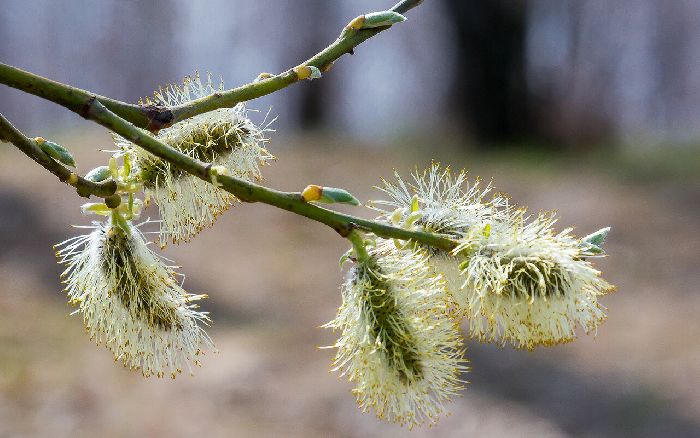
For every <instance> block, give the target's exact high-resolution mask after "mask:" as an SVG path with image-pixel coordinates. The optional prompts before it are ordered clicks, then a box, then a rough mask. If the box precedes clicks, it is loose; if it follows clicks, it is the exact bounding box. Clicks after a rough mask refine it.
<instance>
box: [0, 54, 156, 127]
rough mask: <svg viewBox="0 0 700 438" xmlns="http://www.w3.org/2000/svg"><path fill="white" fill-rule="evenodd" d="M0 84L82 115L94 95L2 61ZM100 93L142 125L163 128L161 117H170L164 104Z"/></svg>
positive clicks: (107, 102)
mask: <svg viewBox="0 0 700 438" xmlns="http://www.w3.org/2000/svg"><path fill="white" fill-rule="evenodd" d="M0 84H5V85H8V86H10V87H12V88H16V89H18V90H22V91H24V92H26V93H29V94H33V95H35V96H39V97H41V98H43V99H46V100H50V101H51V102H54V103H57V104H59V105H61V106H63V107H65V108H68V109H69V110H71V111H73V112H74V113H77V114H79V115H81V116H83V117H84V115H83V112H84V111H85V108H87V105H89V104H90V100H91V99H92V98H93V97H94V96H95V94H94V93H91V92H89V91H86V90H82V89H80V88H76V87H72V86H70V85H66V84H63V83H61V82H56V81H53V80H51V79H48V78H45V77H42V76H39V75H35V74H34V73H30V72H28V71H25V70H22V69H20V68H17V67H13V66H11V65H7V64H3V63H0ZM98 97H99V98H100V101H101V102H102V103H103V104H104V105H105V106H107V107H108V108H109V109H110V110H112V111H113V112H114V113H115V114H118V115H119V116H120V117H123V118H125V119H126V120H129V121H131V122H132V123H134V124H136V125H138V126H141V127H143V128H147V129H152V130H157V129H155V128H156V127H157V128H160V127H161V126H162V124H160V122H159V120H160V119H161V118H162V117H167V113H168V111H167V109H164V108H156V107H154V106H141V105H136V104H132V103H126V102H121V101H119V100H115V99H110V98H109V97H104V96H98Z"/></svg>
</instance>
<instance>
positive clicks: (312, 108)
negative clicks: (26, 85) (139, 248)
mask: <svg viewBox="0 0 700 438" xmlns="http://www.w3.org/2000/svg"><path fill="white" fill-rule="evenodd" d="M392 4H393V0H371V1H370V0H352V1H349V0H346V1H330V0H235V1H234V0H209V1H206V2H205V1H185V0H150V1H148V0H142V1H136V0H99V1H81V0H66V1H56V0H2V1H0V61H2V62H4V63H9V64H12V65H16V66H18V67H20V68H23V69H26V70H29V71H32V72H34V73H37V74H40V75H44V76H48V77H50V78H52V79H55V80H58V81H62V82H65V83H68V84H71V85H75V86H78V87H81V88H85V89H88V90H91V91H94V92H96V93H100V94H104V95H108V96H110V97H114V98H117V99H121V100H128V101H137V100H138V98H139V97H142V96H146V95H149V94H150V93H152V92H153V90H154V89H157V88H158V86H160V85H165V84H167V83H170V82H180V81H181V80H182V78H183V77H184V76H185V75H188V74H192V73H193V72H194V71H196V70H199V71H200V72H207V71H209V72H211V73H212V74H213V76H214V78H218V77H219V76H221V78H222V79H223V80H224V81H225V83H226V85H227V86H229V87H234V86H236V85H239V84H242V83H246V82H249V81H251V80H253V79H254V78H255V77H256V76H257V75H258V74H259V73H260V72H263V71H267V72H280V71H283V70H286V69H287V68H290V67H292V66H295V65H297V64H298V63H299V62H301V61H302V60H305V59H307V58H308V57H310V56H311V55H313V54H314V53H316V52H317V51H319V50H320V49H322V48H323V47H324V46H325V45H327V44H328V43H330V42H331V41H332V40H333V39H334V38H335V37H336V36H337V35H338V33H339V31H340V29H341V28H342V26H344V25H345V24H346V23H347V22H348V21H349V20H350V19H352V18H353V17H355V16H357V15H359V14H361V13H364V12H368V11H372V10H380V9H386V8H387V7H390V6H391V5H392ZM407 15H408V21H407V22H405V23H401V24H399V25H397V26H394V27H393V28H392V29H391V30H389V31H387V32H384V33H382V34H381V35H379V36H377V37H375V38H372V39H371V40H369V41H367V42H366V43H364V44H363V45H361V46H360V47H358V48H357V50H356V53H355V54H354V55H353V56H352V57H350V56H344V57H343V58H341V59H340V60H339V61H338V62H337V63H336V65H335V66H334V67H333V69H332V70H331V71H330V72H329V73H327V74H325V75H324V78H322V79H320V80H314V81H312V82H304V83H299V84H295V85H293V86H290V87H288V88H286V89H284V90H282V91H280V92H278V93H275V94H274V95H271V96H267V97H264V98H261V99H259V100H256V101H254V102H251V103H250V104H249V107H250V108H253V109H257V110H259V111H260V113H259V114H253V119H254V120H255V121H260V120H262V119H263V118H264V116H265V113H267V111H268V108H271V115H272V116H277V117H278V119H277V121H276V122H275V123H274V125H273V127H274V128H275V129H276V130H277V131H278V132H273V133H271V140H272V141H271V145H270V151H271V152H272V153H273V154H274V155H276V156H277V157H278V158H279V160H278V161H276V162H274V163H273V164H272V166H270V167H266V168H265V171H264V174H265V178H266V179H265V184H266V185H269V186H270V187H274V188H277V189H282V190H300V189H302V188H303V187H305V186H306V184H309V183H317V184H323V185H329V186H335V187H343V188H346V189H348V190H349V191H350V192H352V193H353V194H354V195H356V196H357V197H358V198H359V199H360V200H362V201H363V202H364V201H366V200H368V199H376V198H377V197H378V196H379V195H378V192H377V191H376V190H373V189H372V188H371V186H372V185H373V184H377V183H379V181H380V177H390V176H391V175H392V171H393V170H394V169H397V170H398V171H400V172H401V173H402V174H404V175H406V174H407V173H408V172H410V171H411V170H412V169H414V168H415V166H418V167H420V168H422V167H424V166H425V165H427V164H429V163H430V162H431V160H437V161H440V162H443V163H445V164H450V165H451V166H452V167H453V168H454V169H460V168H468V169H469V170H470V176H471V177H476V176H481V177H483V178H485V179H486V180H489V179H490V178H491V177H493V181H494V184H495V187H496V189H497V190H503V191H506V192H507V193H509V194H511V195H512V196H513V200H514V202H516V203H518V204H522V205H528V206H530V209H531V210H530V211H532V212H537V211H538V210H553V209H557V210H558V212H559V215H560V218H561V222H560V223H558V224H557V227H558V229H559V230H561V229H562V228H564V227H567V226H569V225H575V226H576V229H575V233H576V234H578V235H585V234H587V233H589V232H591V231H593V230H596V229H599V228H601V227H604V226H607V225H609V226H612V232H611V234H610V237H609V238H608V242H606V250H607V251H608V252H609V254H610V257H607V258H603V259H599V260H596V261H595V265H596V266H597V267H598V268H599V269H601V270H602V271H603V272H604V276H605V278H606V279H607V280H609V281H610V282H612V283H614V284H615V285H617V286H618V291H617V292H616V293H614V294H612V295H610V296H606V297H604V298H603V299H602V300H601V301H602V304H603V305H605V306H606V307H607V308H608V312H607V313H608V317H609V318H608V321H607V322H606V323H605V324H603V325H602V327H601V328H600V330H599V331H598V333H597V334H595V336H594V335H593V334H592V335H590V336H585V335H583V334H581V337H580V338H579V339H578V340H576V342H573V343H570V344H567V345H562V346H557V347H554V348H549V349H539V350H536V351H535V352H532V353H530V352H525V351H516V350H512V349H508V348H505V349H500V348H498V347H497V346H494V345H480V344H478V343H476V342H473V341H469V340H467V347H468V350H467V357H468V359H469V360H470V361H471V364H470V365H471V366H472V368H473V369H472V371H471V372H470V373H469V374H467V375H466V376H465V378H466V379H468V380H470V381H471V382H472V383H470V384H469V385H468V387H467V389H466V390H465V391H464V393H463V395H462V396H461V397H458V398H457V399H456V400H455V402H454V403H452V404H451V405H450V406H449V410H450V411H451V412H452V415H451V416H449V417H447V418H444V419H442V420H441V421H440V422H439V423H438V425H437V426H436V427H433V428H430V429H428V428H425V429H421V430H418V431H415V430H414V431H413V432H412V433H411V434H410V436H412V437H423V436H425V437H427V436H430V437H435V436H438V437H470V436H487V437H501V436H503V437H537V438H542V437H570V436H577V437H578V436H583V437H625V438H626V437H630V436H632V437H649V438H652V437H653V438H656V437H660V436H661V437H669V438H671V437H673V438H676V437H680V438H685V437H689V438H690V437H698V436H700V318H698V314H700V288H699V287H698V284H700V269H699V266H700V251H699V250H698V248H700V146H699V144H700V142H699V141H698V140H700V0H667V1H659V0H511V1H506V0H425V2H424V4H423V5H421V6H420V7H419V8H417V9H415V10H413V11H411V12H410V13H409V14H407ZM0 112H1V113H3V114H4V115H5V116H7V118H8V119H10V120H11V121H12V122H13V123H15V124H16V125H17V126H18V127H19V128H21V129H22V130H23V131H24V132H25V133H26V134H27V135H30V136H32V137H33V136H36V135H42V136H44V137H46V138H49V139H52V140H54V141H56V142H58V143H60V144H63V145H65V146H67V147H69V148H70V149H71V150H72V151H73V152H74V154H75V156H76V159H77V161H78V163H79V171H80V172H82V173H85V172H86V171H87V170H88V169H90V168H92V167H94V166H96V165H100V164H104V163H105V161H106V157H107V155H106V154H105V153H102V152H99V151H98V149H110V148H112V147H113V144H112V142H111V138H110V136H109V134H108V133H107V132H106V131H105V130H103V129H101V128H99V127H97V126H96V125H94V124H92V123H90V122H87V121H84V120H83V119H81V118H80V117H79V116H77V115H75V114H73V113H71V112H69V111H67V110H64V109H62V108H61V107H58V106H57V105H54V104H52V103H49V102H44V101H42V100H41V99H38V98H36V97H33V96H29V95H25V94H23V93H21V92H18V91H17V90H13V89H9V88H7V87H4V86H0ZM82 202H84V200H83V199H80V198H77V197H76V196H74V193H73V191H72V190H70V188H68V187H66V186H65V185H63V184H59V183H58V182H57V181H56V179H55V177H53V176H52V175H50V174H49V173H48V172H46V171H45V170H44V169H43V168H40V167H39V166H37V165H36V164H35V163H34V162H32V161H31V160H29V159H28V158H27V157H25V156H24V155H22V154H21V153H20V152H19V151H17V150H16V149H15V148H13V147H12V146H11V145H8V144H5V143H3V144H2V145H0V310H1V311H2V313H0V438H6V437H8V438H10V437H12V438H15V437H25V436H26V437H35V436H39V437H52V438H53V437H71V438H72V437H95V436H100V437H130V436H148V437H151V436H153V437H159V436H163V437H191V436H211V437H219V436H220V437H229V436H244V437H248V436H253V437H254V436H265V437H267V436H284V437H310V436H323V437H325V436H330V437H335V436H340V437H363V438H364V437H373V436H382V437H384V436H386V437H394V436H405V435H407V431H406V430H405V429H401V428H399V427H398V426H395V425H389V424H384V423H382V422H380V421H378V420H376V419H375V418H374V416H373V415H364V414H362V413H361V412H360V411H359V410H358V409H357V407H356V405H355V400H354V398H353V396H352V395H351V394H350V389H351V385H350V384H348V383H347V382H345V381H344V380H342V379H341V380H339V379H338V377H337V375H336V374H331V373H329V372H328V369H329V367H328V365H329V363H330V361H331V359H332V356H333V351H332V350H319V349H318V348H317V347H318V346H324V345H332V344H333V343H334V342H335V335H334V334H333V333H331V332H330V331H329V330H323V329H320V328H318V327H319V326H320V325H322V324H324V323H326V322H327V321H329V320H330V319H331V318H333V316H334V314H335V311H336V310H337V308H338V306H339V305H340V300H341V298H340V294H339V292H338V285H339V284H340V283H341V282H342V280H343V273H342V272H340V271H339V270H338V263H337V260H338V257H339V256H340V255H341V254H342V253H343V252H344V251H346V250H347V242H346V241H344V240H343V239H339V238H338V237H337V235H336V234H335V233H334V232H333V231H331V230H328V229H327V228H326V227H324V226H322V225H319V224H315V223H311V222H309V221H308V220H305V219H303V218H301V217H298V216H295V215H292V214H289V213H287V212H284V211H281V210H278V209H275V208H272V207H269V206H266V205H258V204H252V205H249V204H245V205H241V206H238V207H235V208H233V209H232V211H231V212H229V213H227V214H225V215H224V216H223V217H222V218H221V219H220V220H219V221H218V222H217V223H216V224H215V225H214V226H213V227H212V228H209V229H207V230H205V231H204V232H202V233H201V234H200V235H198V236H197V237H196V238H195V239H194V240H193V241H192V243H191V244H188V245H186V246H185V245H181V246H171V247H168V248H167V249H166V250H165V252H164V255H165V256H166V257H169V258H172V259H173V260H175V261H176V263H177V264H178V265H182V266H183V268H182V272H183V273H184V274H186V275H187V278H186V281H185V284H184V285H185V287H186V288H187V289H188V290H190V291H191V292H193V293H207V294H208V295H209V298H208V299H207V300H204V304H203V308H204V310H206V311H210V312H211V317H212V320H213V326H212V327H211V329H210V330H209V332H210V334H211V336H212V338H213V339H214V341H215V342H216V344H217V347H218V349H219V350H220V351H219V353H216V354H207V355H206V356H205V357H204V360H203V367H202V368H201V369H197V370H196V375H195V376H194V377H190V376H187V375H183V376H181V377H178V379H176V380H175V381H170V380H167V381H164V380H156V379H150V380H145V379H143V378H141V376H140V375H139V374H138V373H134V372H131V371H129V370H125V369H123V368H122V367H121V366H120V365H119V364H115V363H114V360H113V358H112V356H111V354H110V353H109V352H108V351H107V350H106V349H105V348H104V347H95V345H94V343H92V342H90V341H89V339H88V337H87V336H86V335H85V333H84V329H83V327H82V323H81V321H80V316H78V315H70V313H71V312H72V311H73V310H74V308H72V307H70V306H69V305H68V304H67V303H66V298H65V293H63V292H62V290H61V289H62V286H61V284H60V283H59V280H58V277H59V274H60V272H61V270H62V268H61V267H59V266H58V265H57V264H56V263H55V258H54V256H53V251H52V249H51V245H52V244H54V243H57V242H60V241H62V240H64V239H67V238H69V237H71V236H73V235H75V233H77V232H80V230H75V229H71V228H70V227H69V225H70V224H76V225H87V224H88V223H89V222H90V221H91V220H92V219H93V218H92V217H85V216H82V215H81V214H80V210H79V206H80V204H81V203H82ZM341 208H342V209H343V210H344V211H348V212H351V213H352V214H357V215H360V216H363V217H372V216H373V215H374V212H372V211H368V210H367V209H362V208H357V207H352V208H351V207H348V206H343V207H341ZM155 215H156V211H155V210H154V209H151V210H149V211H146V212H145V214H144V215H143V216H144V218H145V217H148V216H151V217H153V218H155Z"/></svg>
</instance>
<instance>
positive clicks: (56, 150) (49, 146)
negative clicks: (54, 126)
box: [36, 137, 75, 167]
mask: <svg viewBox="0 0 700 438" xmlns="http://www.w3.org/2000/svg"><path fill="white" fill-rule="evenodd" d="M39 138H40V137H39ZM42 140H43V139H42ZM36 142H37V144H38V145H39V146H40V147H41V150H42V151H44V152H46V153H47V154H48V155H49V156H50V157H51V158H53V159H54V160H56V161H58V162H60V163H63V164H65V165H66V166H70V167H75V160H74V159H73V155H71V153H70V152H68V149H66V148H64V147H63V146H61V145H60V144H58V143H54V142H52V141H49V140H44V141H39V140H37V141H36Z"/></svg>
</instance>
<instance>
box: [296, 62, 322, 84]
mask: <svg viewBox="0 0 700 438" xmlns="http://www.w3.org/2000/svg"><path fill="white" fill-rule="evenodd" d="M293 70H294V73H295V74H296V75H297V78H298V79H299V80H303V79H308V80H312V79H318V78H320V77H321V70H319V69H318V67H314V66H313V65H299V66H296V67H294V69H293Z"/></svg>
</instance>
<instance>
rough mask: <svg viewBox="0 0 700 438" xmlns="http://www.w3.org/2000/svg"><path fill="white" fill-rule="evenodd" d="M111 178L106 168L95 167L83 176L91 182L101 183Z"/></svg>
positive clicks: (110, 173)
mask: <svg viewBox="0 0 700 438" xmlns="http://www.w3.org/2000/svg"><path fill="white" fill-rule="evenodd" d="M110 176H112V172H111V171H110V170H109V167H108V166H99V167H95V168H94V169H92V170H91V171H89V172H88V174H87V175H85V179H86V180H88V181H92V182H102V181H104V180H106V179H107V178H109V177H110Z"/></svg>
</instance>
